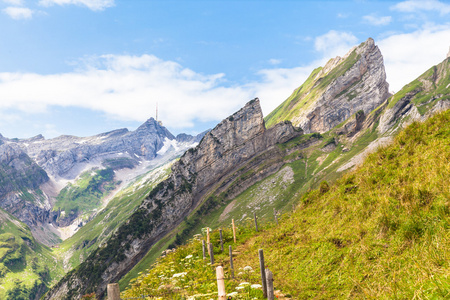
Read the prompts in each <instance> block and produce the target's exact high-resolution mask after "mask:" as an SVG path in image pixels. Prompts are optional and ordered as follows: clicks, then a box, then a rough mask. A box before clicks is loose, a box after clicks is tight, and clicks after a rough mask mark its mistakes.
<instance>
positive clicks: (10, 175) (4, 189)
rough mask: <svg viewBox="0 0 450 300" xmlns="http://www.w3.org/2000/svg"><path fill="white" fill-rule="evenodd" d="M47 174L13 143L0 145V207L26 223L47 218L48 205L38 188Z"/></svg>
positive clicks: (49, 205)
mask: <svg viewBox="0 0 450 300" xmlns="http://www.w3.org/2000/svg"><path fill="white" fill-rule="evenodd" d="M48 180H49V178H48V176H47V173H45V171H44V170H43V169H42V168H40V167H39V166H38V165H37V164H36V163H35V162H34V161H33V160H32V159H31V158H30V157H29V156H28V155H27V154H26V153H25V152H24V151H22V150H21V149H20V147H18V146H17V145H15V144H6V143H5V144H3V145H0V207H1V208H3V209H4V210H6V211H8V212H10V213H11V214H13V215H14V216H15V217H17V218H19V219H20V220H22V221H23V222H24V223H26V224H27V225H29V226H33V225H37V224H40V222H42V221H44V220H45V219H47V218H48V214H49V209H50V208H51V204H50V202H49V199H48V198H47V197H46V196H45V195H44V194H43V193H42V191H40V190H39V187H40V186H41V185H42V184H44V183H46V182H48Z"/></svg>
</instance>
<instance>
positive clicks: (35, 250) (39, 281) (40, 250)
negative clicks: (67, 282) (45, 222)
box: [0, 210, 62, 299]
mask: <svg viewBox="0 0 450 300" xmlns="http://www.w3.org/2000/svg"><path fill="white" fill-rule="evenodd" d="M0 219H1V220H2V221H1V223H0V286H1V287H2V289H0V299H34V298H35V297H36V296H38V294H39V293H42V291H45V290H47V289H48V287H49V286H50V285H51V284H52V283H54V280H55V278H58V277H59V276H61V273H62V262H57V260H56V259H55V257H54V256H53V254H52V251H51V249H50V248H48V247H46V246H43V245H41V244H39V243H38V242H36V241H35V240H34V238H33V236H32V234H31V231H30V229H29V228H28V227H27V226H26V225H25V224H23V223H21V222H19V221H18V220H16V219H15V218H14V217H13V216H11V215H9V214H8V213H6V212H4V211H2V210H0Z"/></svg>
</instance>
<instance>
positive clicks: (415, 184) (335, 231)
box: [237, 112, 450, 299]
mask: <svg viewBox="0 0 450 300" xmlns="http://www.w3.org/2000/svg"><path fill="white" fill-rule="evenodd" d="M449 121H450V112H446V113H445V114H441V115H438V116H436V117H434V118H433V119H431V120H429V121H428V122H427V123H425V124H418V123H414V124H413V125H412V126H411V127H409V128H408V129H407V130H406V131H403V132H402V133H400V135H399V136H398V137H397V139H396V141H395V142H394V144H393V145H391V146H389V147H386V148H382V149H380V150H379V151H378V152H376V153H374V154H372V155H370V156H369V157H368V159H367V161H366V162H365V163H364V165H363V166H361V167H360V168H359V169H358V170H356V171H354V172H352V173H350V174H347V175H345V176H344V177H343V178H342V179H340V180H339V181H338V182H337V183H336V184H335V185H332V186H331V188H330V190H329V191H326V192H323V193H320V192H319V191H317V190H314V191H311V192H310V193H308V194H306V195H305V196H304V197H303V198H302V200H301V205H300V207H299V208H298V209H297V211H296V212H295V213H294V215H293V216H292V217H290V218H288V219H287V220H285V222H283V224H282V226H279V227H277V229H276V230H275V231H268V232H265V233H263V234H260V235H258V236H256V237H254V238H253V239H251V240H250V241H248V243H247V244H246V245H245V253H244V254H243V255H242V260H241V261H243V262H245V264H248V263H249V262H251V264H252V265H254V266H256V265H257V261H256V260H255V258H254V253H255V251H257V249H258V248H261V247H262V248H264V249H265V250H266V253H268V254H267V256H266V262H267V264H268V265H269V268H272V269H273V271H274V273H275V277H276V278H277V279H278V280H277V285H278V286H279V287H280V288H282V290H283V291H284V292H288V293H290V294H292V295H293V296H294V297H295V298H296V299H309V298H315V299H330V298H339V299H341V298H349V297H350V298H363V299H367V298H368V299H396V298H398V299H412V298H413V297H414V295H415V296H416V297H418V298H421V299H444V298H447V297H449V296H450V285H449V284H448V276H449V275H450V273H449V271H448V270H449V266H450V265H449V263H448V261H449V260H448V258H449V257H450V252H449V251H448V249H449V248H448V247H449V245H450V231H449V228H450V223H449V222H450V210H449V208H448V207H449V206H448V205H449V203H450V190H449V186H450V185H449V181H448V178H450V164H449V162H450V156H449V153H450V143H449V142H450V125H449V124H450V122H449ZM237 265H238V266H239V265H240V266H242V265H243V263H242V262H241V263H239V262H238V263H237Z"/></svg>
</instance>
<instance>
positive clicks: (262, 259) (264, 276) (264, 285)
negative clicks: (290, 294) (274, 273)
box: [258, 249, 267, 298]
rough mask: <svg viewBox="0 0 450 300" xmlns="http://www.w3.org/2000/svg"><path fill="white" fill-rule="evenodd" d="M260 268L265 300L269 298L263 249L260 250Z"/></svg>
mask: <svg viewBox="0 0 450 300" xmlns="http://www.w3.org/2000/svg"><path fill="white" fill-rule="evenodd" d="M258 252H259V268H260V269H261V282H262V290H263V296H264V298H267V282H266V271H265V267H264V252H263V249H259V251H258Z"/></svg>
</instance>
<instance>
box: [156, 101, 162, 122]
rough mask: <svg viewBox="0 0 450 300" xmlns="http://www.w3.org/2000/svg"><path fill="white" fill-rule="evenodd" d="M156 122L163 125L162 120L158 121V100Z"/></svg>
mask: <svg viewBox="0 0 450 300" xmlns="http://www.w3.org/2000/svg"><path fill="white" fill-rule="evenodd" d="M156 122H158V124H159V125H160V126H163V123H162V121H158V102H156Z"/></svg>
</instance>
